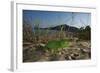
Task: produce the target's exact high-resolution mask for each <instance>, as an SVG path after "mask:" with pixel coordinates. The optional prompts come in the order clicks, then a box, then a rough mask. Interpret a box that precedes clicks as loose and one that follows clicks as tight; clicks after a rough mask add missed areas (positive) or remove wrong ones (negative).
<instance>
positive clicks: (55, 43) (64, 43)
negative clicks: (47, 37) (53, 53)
mask: <svg viewBox="0 0 100 73" xmlns="http://www.w3.org/2000/svg"><path fill="white" fill-rule="evenodd" d="M68 46H69V42H68V40H66V39H60V40H52V41H49V42H48V43H47V44H46V47H47V48H49V49H60V48H61V49H62V48H65V47H68Z"/></svg>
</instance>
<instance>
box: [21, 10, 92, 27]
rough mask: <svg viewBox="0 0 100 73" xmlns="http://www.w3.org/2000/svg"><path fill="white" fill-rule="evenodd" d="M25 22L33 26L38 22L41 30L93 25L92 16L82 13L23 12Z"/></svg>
mask: <svg viewBox="0 0 100 73" xmlns="http://www.w3.org/2000/svg"><path fill="white" fill-rule="evenodd" d="M23 20H24V21H26V22H28V23H29V24H31V25H34V24H35V23H37V22H38V23H39V24H40V25H39V27H41V28H45V27H52V26H57V25H62V24H67V25H70V26H74V27H78V28H80V27H85V26H87V25H91V14H90V13H82V12H81V13H79V12H55V11H36V10H23Z"/></svg>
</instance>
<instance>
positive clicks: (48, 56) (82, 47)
mask: <svg viewBox="0 0 100 73" xmlns="http://www.w3.org/2000/svg"><path fill="white" fill-rule="evenodd" d="M85 59H91V44H90V42H89V41H78V42H70V46H69V47H68V48H63V49H61V50H59V51H58V52H57V53H56V54H52V53H51V52H50V51H48V50H45V49H44V48H43V47H42V46H36V45H33V44H31V45H30V46H29V47H26V46H24V47H23V62H39V61H40V62H41V61H63V60H85Z"/></svg>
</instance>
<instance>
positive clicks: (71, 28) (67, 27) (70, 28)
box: [41, 24, 79, 32]
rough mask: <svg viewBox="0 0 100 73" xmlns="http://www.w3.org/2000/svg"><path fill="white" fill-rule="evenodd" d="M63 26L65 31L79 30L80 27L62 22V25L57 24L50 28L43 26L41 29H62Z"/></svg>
mask: <svg viewBox="0 0 100 73" xmlns="http://www.w3.org/2000/svg"><path fill="white" fill-rule="evenodd" d="M61 27H63V30H64V31H68V32H77V31H78V30H79V29H78V28H76V27H73V26H69V25H67V24H62V25H57V26H54V27H48V28H41V29H49V30H58V31H60V30H61Z"/></svg>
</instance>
